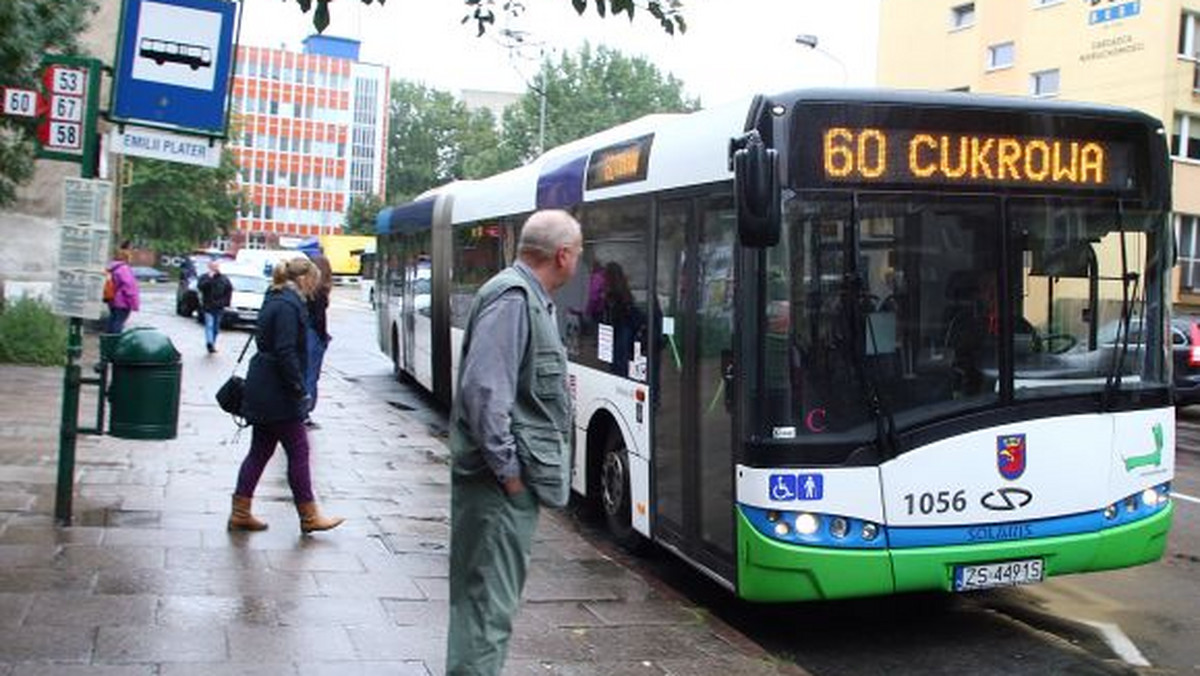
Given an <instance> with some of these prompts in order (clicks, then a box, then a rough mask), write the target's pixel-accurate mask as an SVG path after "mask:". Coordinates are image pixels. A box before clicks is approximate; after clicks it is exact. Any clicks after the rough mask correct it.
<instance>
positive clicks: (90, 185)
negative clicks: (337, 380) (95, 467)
mask: <svg viewBox="0 0 1200 676" xmlns="http://www.w3.org/2000/svg"><path fill="white" fill-rule="evenodd" d="M0 1H3V0H0ZM237 17H238V5H237V3H236V2H231V1H229V0H124V4H123V5H122V8H121V34H120V36H119V38H118V41H117V55H116V66H115V68H114V69H113V73H114V75H113V86H112V98H111V100H110V105H109V108H110V110H109V111H108V112H107V117H108V118H109V119H111V120H112V121H114V122H117V123H118V124H119V125H120V127H121V128H120V129H119V130H117V131H116V132H114V134H113V140H114V150H115V151H117V152H122V153H128V154H131V155H139V156H143V157H155V158H158V159H164V160H170V161H175V162H187V163H191V164H200V165H204V166H216V164H217V163H219V162H220V155H221V148H220V144H218V143H216V139H217V138H224V137H225V134H226V129H227V126H228V111H229V107H228V101H229V90H230V86H231V78H230V75H231V74H232V72H233V61H234V39H235V36H236V35H237V32H238V26H237ZM42 63H43V70H42V85H43V91H41V92H38V91H36V90H33V89H22V88H16V87H3V88H0V112H2V113H3V114H4V115H6V116H16V117H24V118H31V119H38V118H40V122H39V124H38V127H37V138H38V148H37V156H38V157H39V158H43V159H51V160H61V161H66V162H78V163H79V164H80V176H81V178H79V179H67V180H66V182H65V185H64V186H63V213H62V219H61V222H60V236H59V259H58V272H57V275H56V278H55V282H54V293H53V310H54V312H55V314H58V315H62V316H66V317H68V318H69V319H70V322H69V325H68V332H67V364H66V366H65V367H64V370H63V399H62V419H61V423H60V427H59V458H58V485H57V487H56V494H55V504H54V517H55V520H56V521H57V522H58V523H59V524H61V525H64V526H65V525H70V524H71V502H72V497H73V494H74V483H75V441H76V438H77V436H78V435H79V434H103V433H104V430H103V415H104V396H105V393H104V388H105V375H104V374H101V376H100V378H99V379H96V378H83V377H82V374H81V369H80V366H79V364H78V360H79V359H80V357H82V355H83V320H84V319H99V318H100V316H101V314H102V310H103V306H104V303H103V290H104V282H105V267H106V265H107V262H108V251H109V247H110V244H111V242H110V240H111V233H112V222H111V213H112V196H113V189H112V184H111V183H109V182H107V181H98V180H94V179H95V178H96V177H97V168H98V161H99V152H98V146H99V139H98V138H97V134H96V122H97V119H98V117H99V94H100V74H101V70H102V68H103V65H102V64H101V62H100V61H98V60H96V59H86V58H78V57H69V56H57V55H49V56H46V57H44V58H43V60H42ZM127 124H128V125H129V127H130V128H129V129H128V130H127V129H126V125H127ZM134 125H141V126H143V127H152V128H155V129H156V131H148V130H146V129H138V128H137V127H135V126H134ZM197 136H200V137H203V138H202V139H201V140H198V139H197V138H195V137H197ZM84 384H99V385H100V390H101V391H100V406H99V408H98V412H97V418H96V421H97V422H96V427H95V428H82V429H81V428H80V427H79V421H78V416H79V391H80V386H81V385H84Z"/></svg>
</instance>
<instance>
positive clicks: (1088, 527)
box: [887, 512, 1112, 549]
mask: <svg viewBox="0 0 1200 676" xmlns="http://www.w3.org/2000/svg"><path fill="white" fill-rule="evenodd" d="M1109 525H1112V524H1111V522H1109V523H1106V522H1105V519H1104V513H1103V512H1087V513H1084V514H1072V515H1071V516H1059V517H1054V518H1051V519H1038V520H1036V521H1014V522H1011V523H993V524H976V525H971V526H940V527H936V528H909V527H899V526H889V527H888V529H887V535H888V543H889V544H890V545H891V546H892V547H893V548H894V549H904V548H907V547H938V546H943V545H971V544H982V543H985V542H1006V541H1009V540H1030V539H1033V538H1045V537H1054V536H1056V535H1076V534H1079V533H1094V532H1096V531H1098V530H1103V529H1104V528H1105V527H1106V526H1109Z"/></svg>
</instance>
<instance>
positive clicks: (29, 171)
mask: <svg viewBox="0 0 1200 676" xmlns="http://www.w3.org/2000/svg"><path fill="white" fill-rule="evenodd" d="M95 11H96V3H95V2H94V0H79V1H78V2H75V1H72V2H62V1H61V0H0V86H3V87H21V88H25V89H37V88H39V87H38V73H39V70H40V69H41V60H42V56H43V55H44V54H67V55H80V47H79V43H78V41H77V38H78V36H79V35H81V34H82V33H83V32H84V30H85V29H86V28H87V25H88V20H89V19H90V18H91V15H92V14H93V13H94V12H95ZM36 125H37V123H36V122H35V121H28V120H24V119H21V118H13V117H6V116H0V207H2V206H6V205H8V204H11V203H12V201H13V200H14V199H15V198H16V189H17V186H18V185H21V184H22V183H24V182H25V181H28V180H29V178H30V177H31V176H32V175H33V159H34V138H35V134H36Z"/></svg>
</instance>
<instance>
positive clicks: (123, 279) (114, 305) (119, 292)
mask: <svg viewBox="0 0 1200 676" xmlns="http://www.w3.org/2000/svg"><path fill="white" fill-rule="evenodd" d="M108 274H109V275H111V276H112V280H113V287H114V288H113V297H112V300H110V301H108V323H106V324H105V326H104V331H105V332H106V333H120V332H121V331H123V330H125V320H127V319H129V315H130V314H131V313H133V312H136V311H137V310H138V309H139V308H140V307H141V295H140V294H139V292H138V283H137V278H136V277H134V276H133V269H132V268H130V267H129V251H127V250H125V249H121V250H120V251H118V252H117V257H116V258H115V259H114V260H113V262H111V263H109V264H108Z"/></svg>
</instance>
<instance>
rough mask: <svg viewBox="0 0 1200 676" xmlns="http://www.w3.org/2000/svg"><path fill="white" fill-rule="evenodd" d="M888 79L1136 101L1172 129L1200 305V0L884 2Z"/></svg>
mask: <svg viewBox="0 0 1200 676" xmlns="http://www.w3.org/2000/svg"><path fill="white" fill-rule="evenodd" d="M880 5H881V7H880V13H881V16H880V28H879V33H880V34H879V67H878V81H879V84H880V86H884V87H900V88H911V89H932V90H961V91H970V92H975V93H986V94H1005V95H1018V96H1034V97H1047V98H1058V99H1063V100H1069V101H1092V102H1100V103H1109V104H1114V105H1121V106H1127V107H1130V108H1136V109H1138V110H1141V111H1144V112H1146V113H1149V114H1150V115H1153V116H1154V117H1156V118H1158V119H1160V120H1162V121H1163V126H1164V128H1165V129H1166V130H1167V133H1168V134H1169V135H1170V143H1171V155H1172V158H1173V168H1172V180H1173V188H1172V193H1173V194H1172V197H1173V208H1174V216H1173V219H1174V225H1175V228H1176V235H1177V237H1178V242H1179V267H1178V268H1177V274H1176V275H1175V282H1174V300H1175V303H1176V305H1177V307H1178V309H1180V310H1184V311H1188V310H1191V311H1200V0H975V1H974V2H965V1H964V0H883V2H881V3H880Z"/></svg>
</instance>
